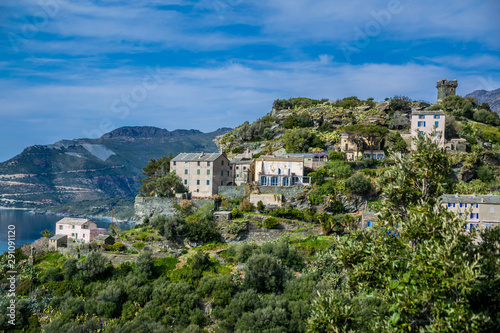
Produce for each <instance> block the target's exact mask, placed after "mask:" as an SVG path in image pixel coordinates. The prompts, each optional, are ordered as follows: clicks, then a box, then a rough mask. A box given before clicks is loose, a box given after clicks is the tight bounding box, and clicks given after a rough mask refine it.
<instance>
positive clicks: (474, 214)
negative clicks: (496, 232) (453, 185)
mask: <svg viewBox="0 0 500 333" xmlns="http://www.w3.org/2000/svg"><path fill="white" fill-rule="evenodd" d="M441 200H442V204H443V205H444V206H445V207H448V209H449V210H451V211H453V212H456V213H458V214H459V215H460V216H462V215H465V216H466V223H467V226H466V227H467V228H468V229H471V228H477V227H479V228H482V229H488V228H494V227H497V226H499V225H500V195H458V194H446V195H443V196H442V197H441Z"/></svg>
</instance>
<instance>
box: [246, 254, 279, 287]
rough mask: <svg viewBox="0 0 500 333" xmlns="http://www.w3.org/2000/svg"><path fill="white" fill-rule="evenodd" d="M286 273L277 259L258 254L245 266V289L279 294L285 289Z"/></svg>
mask: <svg viewBox="0 0 500 333" xmlns="http://www.w3.org/2000/svg"><path fill="white" fill-rule="evenodd" d="M283 280H284V271H283V268H282V267H281V264H280V263H279V262H278V260H277V259H276V257H274V256H272V255H269V254H256V255H253V256H252V257H250V258H249V259H248V261H247V263H246V266H245V280H244V287H245V288H246V289H255V290H257V291H260V292H277V291H280V290H281V289H282V287H283Z"/></svg>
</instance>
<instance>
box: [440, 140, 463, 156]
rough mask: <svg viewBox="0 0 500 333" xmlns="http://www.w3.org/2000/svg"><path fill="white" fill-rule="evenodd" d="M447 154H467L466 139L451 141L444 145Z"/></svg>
mask: <svg viewBox="0 0 500 333" xmlns="http://www.w3.org/2000/svg"><path fill="white" fill-rule="evenodd" d="M444 148H445V149H446V152H448V153H450V154H458V153H465V152H467V140H465V139H451V140H450V141H449V142H448V143H446V144H445V145H444Z"/></svg>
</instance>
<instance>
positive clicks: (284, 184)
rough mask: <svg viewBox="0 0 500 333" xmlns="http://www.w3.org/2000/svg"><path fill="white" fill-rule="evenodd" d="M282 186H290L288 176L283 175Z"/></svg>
mask: <svg viewBox="0 0 500 333" xmlns="http://www.w3.org/2000/svg"><path fill="white" fill-rule="evenodd" d="M283 186H290V178H289V177H283Z"/></svg>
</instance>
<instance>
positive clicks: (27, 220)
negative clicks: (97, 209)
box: [0, 209, 131, 253]
mask: <svg viewBox="0 0 500 333" xmlns="http://www.w3.org/2000/svg"><path fill="white" fill-rule="evenodd" d="M60 219H62V217H61V216H56V215H46V214H34V213H33V212H31V211H28V210H15V209H0V253H3V252H5V251H7V248H8V240H7V234H8V232H7V231H8V230H9V229H8V228H9V225H15V226H16V229H15V230H16V235H15V236H16V237H15V243H16V247H19V246H21V245H24V244H25V243H30V244H31V243H33V242H34V241H35V240H37V239H38V238H41V237H42V235H41V234H40V233H41V232H42V231H43V230H45V229H48V230H50V231H51V232H52V233H55V230H56V222H57V221H59V220H60ZM91 219H92V221H94V222H95V223H96V224H97V227H99V228H108V227H109V226H110V225H111V219H110V218H107V217H97V218H96V217H92V218H91ZM119 226H120V228H121V229H122V230H124V229H129V228H130V226H131V224H129V223H120V224H119Z"/></svg>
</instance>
